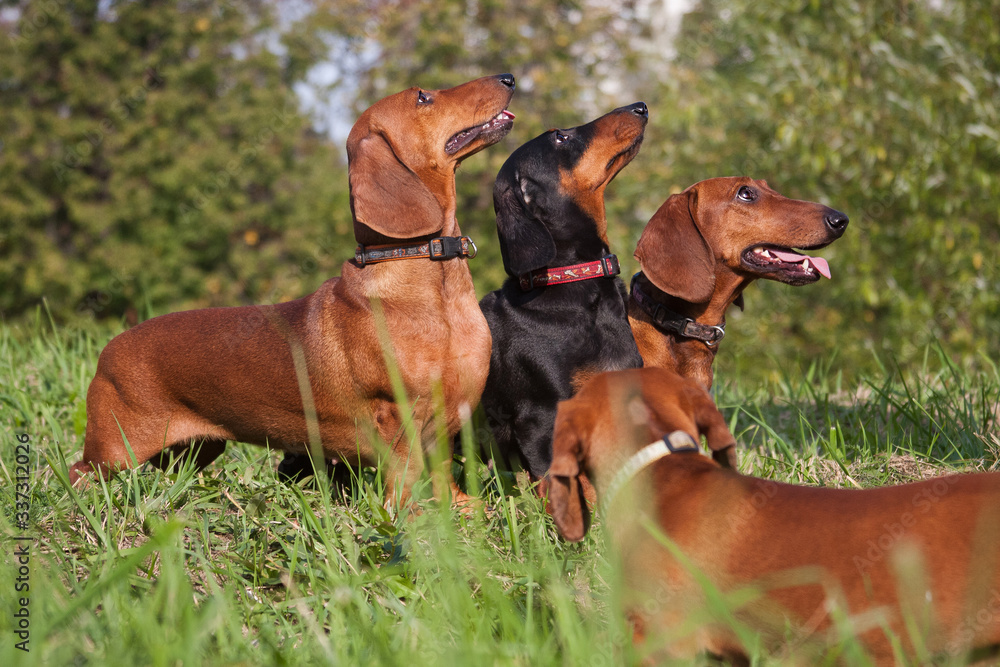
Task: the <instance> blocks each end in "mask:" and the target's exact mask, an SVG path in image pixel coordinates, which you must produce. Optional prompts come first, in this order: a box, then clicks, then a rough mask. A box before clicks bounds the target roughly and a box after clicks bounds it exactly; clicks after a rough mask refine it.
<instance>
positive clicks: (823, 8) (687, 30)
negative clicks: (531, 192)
mask: <svg viewBox="0 0 1000 667" xmlns="http://www.w3.org/2000/svg"><path fill="white" fill-rule="evenodd" d="M2 4H3V6H4V10H3V12H2V13H0V30H2V31H3V33H4V35H3V37H4V38H3V39H0V95H2V99H3V103H2V104H0V142H2V143H0V283H2V285H3V290H2V291H0V311H2V313H3V316H4V318H5V319H6V320H8V321H11V322H17V321H19V320H20V319H21V318H23V317H24V315H25V314H26V313H29V312H31V311H33V310H34V308H35V307H36V306H37V305H38V304H39V303H40V302H41V301H42V299H45V300H46V301H47V304H48V307H49V308H50V309H51V311H52V312H53V315H54V316H55V317H56V319H57V320H59V321H63V322H76V321H79V320H80V319H81V318H88V319H89V318H94V319H98V320H103V321H108V322H110V323H111V324H112V325H114V326H117V323H119V322H120V321H122V319H123V318H124V319H125V320H126V321H128V322H130V323H131V322H134V321H136V320H138V319H141V318H144V317H147V316H149V315H152V314H159V313H163V312H168V311H171V310H178V309H183V308H191V307H200V306H208V305H238V304H244V303H267V302H276V301H281V300H286V299H289V298H294V297H296V296H299V295H302V294H305V293H307V292H309V291H311V290H313V289H315V288H316V287H317V286H318V285H319V284H320V283H321V282H322V281H323V280H325V279H326V278H328V277H331V276H333V275H336V274H337V273H339V266H340V263H341V262H342V261H344V260H345V259H347V258H349V257H350V256H351V254H352V252H353V245H354V243H353V237H352V235H351V226H350V224H349V223H350V212H349V207H348V201H347V175H346V165H345V160H344V157H343V146H342V139H343V135H344V134H345V133H344V128H346V127H347V126H349V124H350V122H351V121H352V120H353V118H354V117H355V116H356V114H357V113H358V112H360V110H362V109H363V108H365V107H366V106H367V105H368V104H370V103H371V102H372V101H374V100H375V99H378V98H380V97H382V96H384V95H386V94H389V93H392V92H395V91H397V90H399V89H402V88H405V87H408V86H411V85H414V84H418V85H421V86H423V87H427V88H435V87H443V86H450V85H455V84H457V83H460V82H462V81H464V80H467V79H471V78H474V77H477V76H482V75H485V74H494V73H500V72H507V71H509V72H512V73H514V74H515V75H516V76H517V79H518V90H517V93H516V94H515V97H514V100H513V102H512V104H511V109H512V110H513V111H514V112H515V113H516V114H517V115H518V121H517V122H516V124H515V129H514V131H513V132H512V133H511V135H509V136H508V138H507V139H506V140H505V141H504V142H503V143H502V144H501V145H499V146H496V147H494V148H492V149H490V150H488V151H485V152H484V153H481V154H480V155H478V156H475V157H473V158H471V159H470V160H469V161H467V162H466V163H465V165H464V166H463V167H462V169H461V170H460V172H459V188H460V197H461V201H460V203H459V208H458V211H459V216H460V222H461V223H462V225H463V229H464V230H465V231H466V232H467V233H470V234H471V235H473V237H474V238H475V239H476V240H477V243H478V244H479V246H480V248H481V251H482V252H481V255H480V258H478V259H477V260H476V261H474V262H472V264H471V266H472V269H473V273H474V277H475V279H476V283H477V288H478V289H479V290H480V293H481V294H482V293H485V292H486V291H488V290H490V289H494V288H495V287H497V286H498V285H499V283H500V282H501V281H502V279H503V270H502V265H501V263H500V258H499V249H498V245H497V243H496V240H495V238H496V237H495V224H494V219H493V211H492V198H491V189H492V182H493V178H494V176H495V174H496V171H497V170H498V169H499V167H500V165H501V164H502V163H503V160H504V159H505V158H506V156H507V155H508V154H509V153H510V151H512V150H513V149H514V148H515V147H516V146H517V145H519V144H521V143H523V142H524V141H527V140H528V139H530V138H531V137H533V136H535V135H537V134H538V133H539V132H541V131H543V130H545V129H547V128H548V127H553V126H569V125H576V124H579V123H582V122H585V121H587V120H589V119H590V118H592V117H594V116H596V115H599V114H601V113H604V112H605V111H607V110H610V109H612V108H614V107H616V106H620V105H622V104H627V103H630V102H633V101H636V100H640V99H641V100H644V101H646V102H647V103H648V104H649V105H650V108H651V121H650V126H649V129H648V130H647V134H646V142H645V145H644V147H643V149H642V152H641V153H640V155H639V157H638V158H636V160H635V161H634V162H633V164H632V165H631V166H630V167H629V168H628V169H627V170H625V171H624V172H623V173H622V174H621V175H620V176H619V178H618V179H617V180H616V182H615V183H614V184H613V185H612V186H611V187H610V188H609V192H608V217H609V221H610V223H611V237H612V242H613V246H614V250H615V251H616V252H618V254H619V255H621V256H623V257H630V255H631V251H632V249H633V248H634V244H635V242H636V240H637V239H638V236H639V234H640V232H641V230H642V227H643V225H644V224H645V222H646V220H648V218H649V216H650V215H651V214H652V213H653V211H655V209H656V208H657V207H658V206H659V204H660V203H661V202H662V201H663V200H664V199H665V198H666V197H667V196H668V195H669V194H671V193H672V192H676V191H678V190H680V189H682V188H684V187H686V186H687V185H690V184H691V183H693V182H695V181H698V180H701V179H703V178H708V177H711V176H717V175H732V174H747V175H752V176H754V177H757V178H765V179H767V180H768V181H769V182H770V183H771V185H772V186H774V187H776V188H777V189H778V190H779V191H780V192H782V193H783V194H786V195H788V196H792V197H795V198H801V199H813V200H819V201H822V202H824V203H827V204H829V205H831V206H834V207H836V208H838V209H840V210H843V211H845V212H846V213H848V214H849V215H850V216H851V219H852V223H851V226H850V227H849V229H848V232H847V234H846V235H845V237H844V238H843V239H842V240H840V241H838V242H837V243H836V244H834V245H833V246H831V247H830V248H829V249H827V250H824V251H822V253H821V254H822V255H823V256H825V257H827V258H828V259H829V260H830V262H831V265H832V268H833V273H834V279H833V281H830V282H826V281H824V282H823V283H821V284H818V285H813V286H809V287H804V288H801V289H793V288H789V287H787V286H784V285H779V284H774V283H758V284H757V285H756V286H754V287H752V288H751V289H750V290H749V294H748V295H747V312H746V313H745V314H743V315H739V314H733V315H732V317H731V321H732V326H731V327H730V330H731V332H732V333H731V336H730V338H729V339H728V340H727V341H726V343H725V345H726V347H727V348H728V350H727V353H725V354H723V355H722V356H721V357H720V368H719V371H720V374H721V375H722V376H723V377H725V376H727V375H740V376H744V377H751V378H752V377H762V376H770V377H772V378H773V377H774V376H776V375H777V374H780V373H782V372H784V370H785V367H786V366H787V365H788V364H789V363H798V362H802V363H807V362H808V361H809V360H810V359H814V358H817V357H819V356H823V358H827V357H828V352H829V351H830V350H836V351H837V356H836V357H835V359H834V360H833V361H832V362H831V363H832V367H831V368H830V369H829V370H831V371H842V372H845V373H848V374H853V373H856V372H858V371H860V370H863V369H871V368H872V367H873V366H875V365H876V364H877V363H878V362H877V359H878V358H881V359H892V360H893V362H894V363H897V364H899V365H900V366H901V367H903V368H916V367H917V365H918V364H920V363H921V362H922V358H923V355H924V353H925V352H924V351H925V350H926V348H927V345H928V344H930V343H934V342H938V343H940V345H941V347H942V348H943V349H944V350H945V352H946V354H947V355H948V356H949V357H951V358H952V359H953V360H954V361H956V362H957V363H959V364H961V365H964V366H968V367H971V366H977V365H981V364H982V363H983V358H984V357H985V358H987V359H989V358H992V359H996V358H997V356H998V351H1000V326H998V321H1000V274H998V269H997V256H998V248H1000V207H998V205H997V201H998V200H1000V198H998V195H1000V131H998V129H997V128H1000V118H998V114H1000V112H998V108H997V100H998V99H1000V90H998V88H1000V63H998V59H1000V25H998V24H1000V18H998V17H1000V2H996V1H995V0H994V1H987V2H972V1H971V0H968V1H966V2H948V3H924V2H898V1H896V2H884V1H876V2H868V3H861V2H844V3H819V2H794V1H786V2H775V1H770V0H764V1H760V2H749V1H744V0H734V1H732V2H726V3H720V2H712V1H703V2H700V3H697V4H696V5H695V6H694V7H693V8H692V10H691V11H690V12H688V13H687V14H686V15H684V16H683V21H682V22H681V23H680V25H679V26H678V25H677V21H674V22H672V23H671V22H669V21H666V20H665V17H664V16H663V15H662V14H661V13H660V10H659V9H658V8H657V7H654V6H653V5H652V4H647V3H638V2H634V3H624V5H622V6H617V7H611V5H610V4H609V6H608V8H602V7H601V6H600V5H598V4H597V3H589V2H557V3H552V2H546V3H542V2H539V1H537V0H525V1H524V2H519V3H517V5H516V6H511V5H510V4H509V3H501V2H493V1H490V0H481V1H479V2H474V1H472V0H469V1H465V2H459V1H449V2H441V1H434V2H431V1H430V0H420V1H414V2H371V1H369V0H330V1H325V0H315V1H313V2H301V3H289V4H280V3H271V2H263V1H260V0H258V1H252V0H251V1H247V2H201V1H196V0H192V1H181V0H162V1H158V2H143V3H137V2H97V1H96V0H93V1H86V0H41V1H22V2H4V3H2ZM676 27H679V30H678V31H677V32H676V35H673V34H672V30H671V29H672V28H676ZM306 85H309V86H311V89H312V90H313V91H314V94H315V95H318V100H319V102H320V103H319V104H318V105H313V107H312V108H311V109H306V108H305V107H304V105H303V103H302V97H301V96H300V95H299V94H297V91H299V92H301V91H302V90H303V88H302V87H303V86H306ZM331 119H332V120H331ZM338 125H343V126H344V127H341V128H339V129H338ZM331 126H332V128H333V131H332V134H333V136H338V137H339V138H338V139H337V140H333V139H331V138H330V135H329V134H328V133H327V132H326V131H325V130H327V129H330V127H331ZM317 128H318V129H317ZM626 268H634V263H631V262H628V263H627V267H626ZM821 352H822V353H823V354H822V355H821V354H820V353H821Z"/></svg>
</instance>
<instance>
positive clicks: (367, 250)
mask: <svg viewBox="0 0 1000 667" xmlns="http://www.w3.org/2000/svg"><path fill="white" fill-rule="evenodd" d="M477 252H478V249H477V248H476V244H475V243H473V241H472V239H470V238H469V237H468V236H438V237H435V238H433V239H431V240H429V241H423V242H421V243H406V244H403V245H368V246H366V245H362V244H360V243H359V244H358V247H357V248H356V249H355V251H354V261H355V262H357V263H358V266H360V267H364V266H365V265H367V264H377V263H378V262H390V261H392V260H394V259H425V258H426V259H432V260H435V261H442V260H445V259H452V258H455V257H468V258H469V259H472V258H473V257H475V256H476V253H477Z"/></svg>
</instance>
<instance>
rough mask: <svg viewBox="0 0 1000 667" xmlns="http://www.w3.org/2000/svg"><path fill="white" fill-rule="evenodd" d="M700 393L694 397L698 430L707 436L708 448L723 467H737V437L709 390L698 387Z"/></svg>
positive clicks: (733, 468) (734, 468)
mask: <svg viewBox="0 0 1000 667" xmlns="http://www.w3.org/2000/svg"><path fill="white" fill-rule="evenodd" d="M697 389H698V395H697V396H696V397H694V410H695V414H694V420H695V423H696V424H697V425H698V431H699V432H700V433H701V434H703V435H704V436H705V440H707V441H708V448H709V449H711V450H712V458H713V459H715V462H716V463H718V464H719V465H720V466H722V467H723V468H730V469H732V470H736V469H737V463H738V462H737V460H736V438H734V437H733V434H732V432H730V430H729V426H727V425H726V420H725V419H724V418H723V416H722V413H721V412H719V408H718V407H716V405H715V402H714V401H712V398H711V397H710V396H709V395H708V392H707V391H705V390H704V389H702V388H701V387H697Z"/></svg>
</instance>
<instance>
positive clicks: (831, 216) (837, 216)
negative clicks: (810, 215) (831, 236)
mask: <svg viewBox="0 0 1000 667" xmlns="http://www.w3.org/2000/svg"><path fill="white" fill-rule="evenodd" d="M850 221H851V219H850V218H848V217H847V215H846V214H844V213H841V212H840V211H835V210H833V209H832V208H831V209H830V210H829V212H828V213H827V214H826V215H825V216H823V222H825V223H826V226H827V227H829V228H830V231H834V232H837V233H838V234H843V233H844V229H846V228H847V223H848V222H850Z"/></svg>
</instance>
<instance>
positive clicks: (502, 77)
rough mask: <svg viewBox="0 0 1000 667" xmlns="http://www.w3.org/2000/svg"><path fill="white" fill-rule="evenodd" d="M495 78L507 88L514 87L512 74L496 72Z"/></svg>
mask: <svg viewBox="0 0 1000 667" xmlns="http://www.w3.org/2000/svg"><path fill="white" fill-rule="evenodd" d="M497 80H498V81H500V83H502V84H503V85H505V86H507V87H508V88H513V87H514V75H513V74H497Z"/></svg>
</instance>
